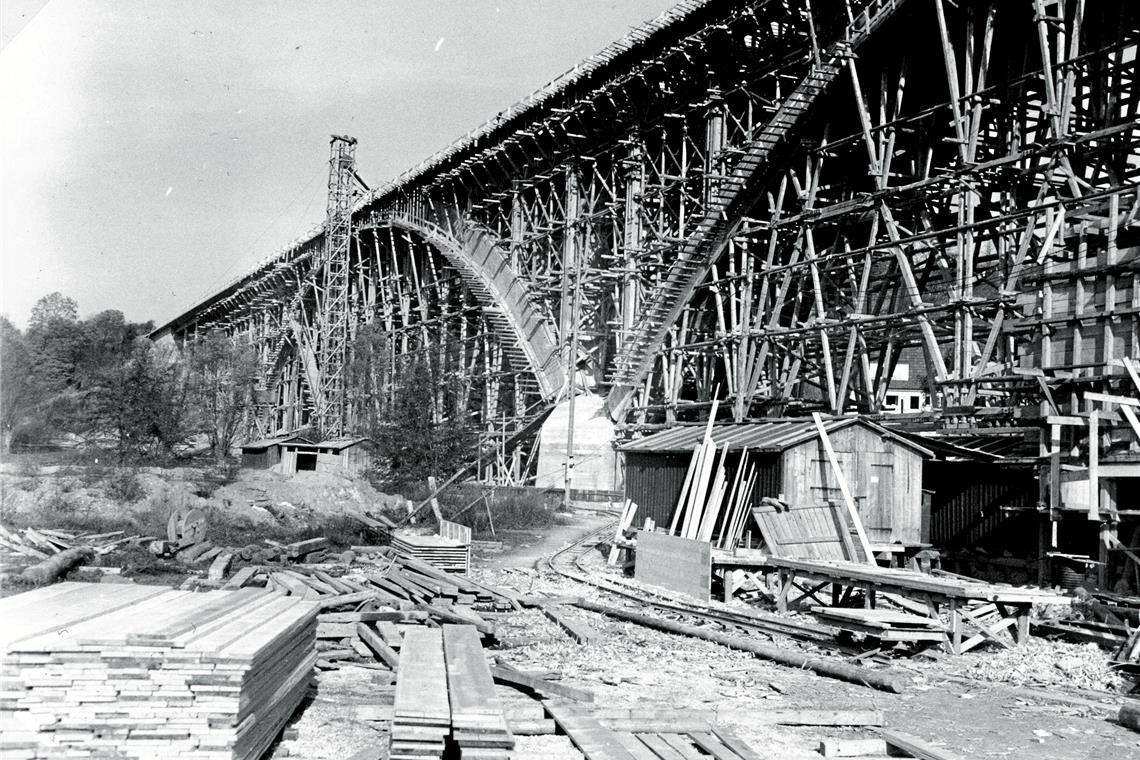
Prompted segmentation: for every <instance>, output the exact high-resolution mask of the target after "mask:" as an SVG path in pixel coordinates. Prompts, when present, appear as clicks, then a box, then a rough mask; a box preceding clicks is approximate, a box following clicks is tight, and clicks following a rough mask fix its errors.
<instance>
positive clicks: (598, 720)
mask: <svg viewBox="0 0 1140 760" xmlns="http://www.w3.org/2000/svg"><path fill="white" fill-rule="evenodd" d="M543 704H544V706H545V707H546V712H547V713H548V714H549V715H550V717H551V718H553V719H554V722H555V724H557V726H558V728H559V729H560V730H561V731H562V732H564V733H565V734H566V735H567V736H569V737H570V741H571V742H573V744H574V746H575V747H577V748H578V749H579V750H580V751H581V752H582V754H583V755H585V756H586V757H587V758H605V759H606V760H642V759H643V758H645V759H648V758H660V759H661V760H678V759H684V760H688V758H693V760H699V758H705V757H708V756H710V755H711V756H712V757H714V758H717V759H718V760H759V758H760V755H758V754H757V753H756V752H755V750H753V749H752V748H751V747H749V746H748V745H747V744H746V743H745V742H743V741H741V740H740V739H738V738H737V737H736V736H735V735H733V734H732V733H731V732H730V731H727V730H726V729H723V728H721V727H719V726H716V725H713V724H711V723H709V722H708V721H706V720H701V719H695V718H693V717H690V716H689V714H688V712H689V711H669V712H668V713H662V714H655V711H653V710H622V709H620V708H614V709H610V708H605V709H602V710H589V709H584V708H582V707H580V706H576V705H572V704H568V703H562V702H544V703H543Z"/></svg>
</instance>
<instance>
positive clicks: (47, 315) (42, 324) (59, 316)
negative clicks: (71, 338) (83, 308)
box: [28, 291, 79, 332]
mask: <svg viewBox="0 0 1140 760" xmlns="http://www.w3.org/2000/svg"><path fill="white" fill-rule="evenodd" d="M77 321H79V304H78V303H76V302H75V299H73V298H68V297H67V296H65V295H63V294H62V293H60V292H59V291H56V292H54V293H48V294H47V295H46V296H44V297H43V298H41V299H40V300H38V301H36V305H35V306H33V307H32V314H31V318H30V319H29V320H28V330H29V331H30V332H34V331H40V330H44V329H48V328H50V327H51V326H52V325H55V324H59V323H70V324H74V323H75V322H77Z"/></svg>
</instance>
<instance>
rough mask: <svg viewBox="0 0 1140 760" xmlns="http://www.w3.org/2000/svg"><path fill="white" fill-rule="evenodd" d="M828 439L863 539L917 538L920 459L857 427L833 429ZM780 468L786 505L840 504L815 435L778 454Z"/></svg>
mask: <svg viewBox="0 0 1140 760" xmlns="http://www.w3.org/2000/svg"><path fill="white" fill-rule="evenodd" d="M830 438H831V445H832V447H833V448H834V449H835V456H836V458H837V459H838V460H839V463H840V467H841V468H842V469H843V474H844V476H845V477H846V478H847V485H848V488H849V490H850V491H851V498H852V499H853V500H854V501H855V505H856V509H857V510H858V512H859V517H860V519H861V520H862V522H863V527H864V529H865V530H866V532H867V538H869V539H870V540H871V541H884V542H885V541H921V540H922V538H923V537H922V457H921V456H920V455H919V454H918V453H917V452H914V451H912V450H910V449H909V448H906V447H904V446H902V445H900V444H898V443H897V442H895V441H893V440H891V439H890V438H886V437H883V436H880V435H879V434H878V433H875V432H874V431H872V430H868V429H867V428H865V427H861V426H859V425H852V426H850V427H847V428H844V429H842V430H837V431H835V432H834V433H832V434H831V435H830ZM783 470H784V478H783V482H784V491H785V498H786V500H787V501H788V502H789V503H792V504H819V503H821V502H827V501H834V502H835V503H837V504H842V503H843V492H842V491H841V490H840V489H839V482H838V480H837V479H836V477H835V473H834V472H833V471H832V469H831V464H830V463H829V461H828V459H827V454H826V452H825V451H824V449H823V442H822V441H820V440H819V439H818V438H817V439H814V440H811V441H807V442H805V443H802V444H800V445H798V446H795V447H793V448H791V449H789V450H788V451H786V452H784V457H783Z"/></svg>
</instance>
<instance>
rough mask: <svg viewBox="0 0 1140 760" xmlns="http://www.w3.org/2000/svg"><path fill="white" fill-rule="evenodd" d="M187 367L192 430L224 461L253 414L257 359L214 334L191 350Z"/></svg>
mask: <svg viewBox="0 0 1140 760" xmlns="http://www.w3.org/2000/svg"><path fill="white" fill-rule="evenodd" d="M186 367H187V372H188V378H187V403H188V411H189V413H190V420H189V427H190V429H191V430H193V431H194V432H200V433H204V434H205V435H206V437H207V438H208V440H209V442H210V449H211V450H212V451H213V453H214V456H215V457H216V458H217V459H218V460H222V459H225V457H226V456H227V455H228V453H229V450H230V448H231V447H232V446H233V445H234V444H235V443H237V441H238V437H239V436H240V435H241V434H242V433H243V432H244V431H245V429H246V427H247V425H248V422H249V415H250V414H251V413H252V412H253V408H254V390H255V385H256V382H257V377H258V365H257V356H256V355H255V354H254V351H253V347H252V346H250V345H248V344H246V343H243V342H241V341H239V340H235V339H232V338H228V337H226V336H225V335H222V334H221V333H211V334H209V335H207V336H205V337H203V338H199V339H198V340H197V341H195V342H194V343H192V344H190V345H189V346H188V348H187V351H186Z"/></svg>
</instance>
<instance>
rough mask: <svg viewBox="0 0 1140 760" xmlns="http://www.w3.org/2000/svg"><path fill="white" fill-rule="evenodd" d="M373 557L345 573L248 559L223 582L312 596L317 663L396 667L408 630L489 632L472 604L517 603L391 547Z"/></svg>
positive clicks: (498, 591) (504, 605) (502, 593)
mask: <svg viewBox="0 0 1140 760" xmlns="http://www.w3.org/2000/svg"><path fill="white" fill-rule="evenodd" d="M374 559H375V561H373V562H367V563H364V565H363V567H362V568H360V569H357V568H356V567H354V568H353V570H352V572H351V573H349V574H343V575H335V574H334V573H339V572H343V570H344V566H343V565H342V566H334V565H326V566H314V565H308V566H302V565H293V566H290V567H278V568H274V567H258V566H248V567H243V568H241V569H240V570H238V571H237V572H235V573H234V574H233V575H232V576H231V577H230V578H229V579H227V580H225V582H224V583H223V584H222V588H224V589H238V588H250V587H261V588H265V589H268V590H270V591H272V592H274V593H275V594H278V595H283V596H288V597H290V598H294V597H295V598H300V599H305V600H308V601H312V602H314V603H315V604H316V605H317V606H318V608H319V610H320V613H319V615H318V618H317V621H318V625H317V634H316V636H317V651H318V654H319V659H318V660H317V666H318V667H319V668H321V669H336V668H339V667H341V665H344V664H354V665H358V666H362V667H373V668H380V669H388V670H393V671H395V670H396V668H397V667H398V663H399V661H400V651H401V646H402V643H403V638H404V635H405V634H406V633H407V631H408V630H410V629H412V628H415V627H421V626H441V625H445V624H461V625H470V626H473V627H474V628H475V629H476V630H477V631H479V632H480V633H482V634H484V635H488V636H490V635H493V634H494V632H495V627H494V625H493V624H492V623H491V622H489V621H488V620H487V619H485V618H484V617H483V616H481V615H480V614H479V612H478V611H477V610H485V609H491V610H504V609H519V608H520V607H521V603H520V601H519V599H518V598H517V597H516V596H514V595H513V594H511V593H509V592H507V591H505V590H502V589H497V588H493V587H491V586H487V585H484V584H481V583H478V582H476V581H474V580H473V579H471V578H468V577H466V576H463V575H457V574H454V573H446V572H443V571H442V570H439V569H437V568H435V567H433V566H432V565H430V564H427V563H425V562H421V561H419V560H417V559H415V558H412V557H406V556H403V555H400V554H398V553H396V552H395V551H394V550H393V549H391V548H390V547H377V548H375V550H374ZM322 567H324V569H321V568H322Z"/></svg>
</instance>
